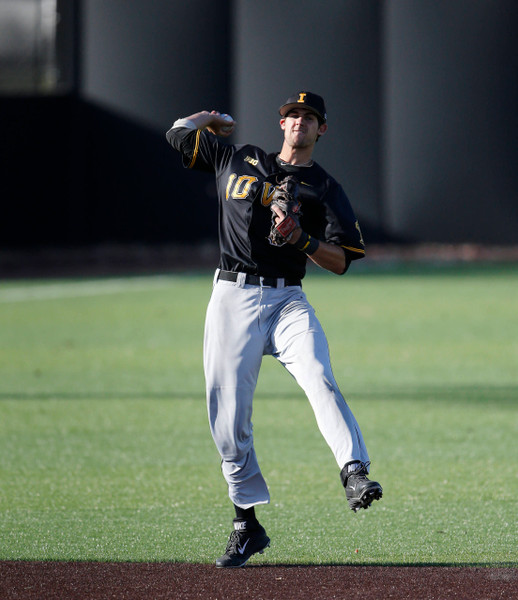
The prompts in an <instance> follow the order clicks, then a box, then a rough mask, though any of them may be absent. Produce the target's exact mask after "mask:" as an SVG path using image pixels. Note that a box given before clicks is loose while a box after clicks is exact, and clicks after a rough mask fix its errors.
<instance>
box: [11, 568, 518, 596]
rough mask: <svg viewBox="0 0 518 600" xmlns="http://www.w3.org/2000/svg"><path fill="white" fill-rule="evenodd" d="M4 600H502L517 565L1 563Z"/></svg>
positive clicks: (513, 592)
mask: <svg viewBox="0 0 518 600" xmlns="http://www.w3.org/2000/svg"><path fill="white" fill-rule="evenodd" d="M0 598H1V599H2V600H15V599H16V600H57V599H59V600H69V599H74V600H75V599H77V600H101V599H102V600H166V599H167V600H169V599H170V600H194V599H198V598H199V599H202V598H203V600H226V599H230V600H330V599H344V600H356V599H360V598H361V599H362V600H371V599H376V600H384V599H390V598H394V599H397V600H450V599H455V600H460V599H462V600H497V599H500V598H506V599H516V598H518V569H515V568H482V567H465V568H461V567H441V566H424V567H385V566H384V567H381V566H288V565H285V566H259V565H255V566H254V565H250V566H247V567H245V568H242V569H228V570H222V569H216V568H215V567H213V566H212V565H194V564H175V563H88V562H77V563H70V562H22V561H6V562H0Z"/></svg>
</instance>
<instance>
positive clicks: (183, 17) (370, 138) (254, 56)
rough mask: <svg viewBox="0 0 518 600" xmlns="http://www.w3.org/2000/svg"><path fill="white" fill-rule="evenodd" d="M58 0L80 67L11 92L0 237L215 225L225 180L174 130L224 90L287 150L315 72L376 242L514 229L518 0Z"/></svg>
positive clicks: (338, 154)
mask: <svg viewBox="0 0 518 600" xmlns="http://www.w3.org/2000/svg"><path fill="white" fill-rule="evenodd" d="M59 6H61V8H62V19H61V21H60V24H59V28H58V34H59V35H58V38H59V40H60V44H58V61H60V64H62V66H63V73H65V74H67V81H65V82H62V85H61V86H60V87H59V90H58V93H46V94H44V95H42V94H41V93H38V94H34V93H33V94H30V93H29V94H27V93H23V94H22V93H13V92H12V90H11V91H10V92H9V93H3V94H2V95H0V110H1V118H0V139H1V146H0V152H1V155H0V176H1V181H2V206H3V218H2V219H1V220H0V242H1V246H2V247H3V248H9V247H30V246H34V245H38V246H42V245H68V246H70V245H81V244H98V243H106V242H144V243H149V244H152V243H176V242H184V241H185V242H186V241H204V240H208V239H214V238H215V235H216V223H215V219H216V214H217V211H216V204H215V197H214V188H213V184H212V181H211V179H210V177H205V176H200V175H199V174H196V175H194V174H193V173H191V172H189V171H186V170H184V169H183V168H182V167H181V166H180V161H179V159H178V157H177V156H176V155H175V153H174V152H173V151H172V150H171V149H170V148H169V147H168V145H167V143H166V141H165V135H164V134H165V131H166V130H167V129H168V128H169V127H170V125H171V123H172V122H173V121H174V120H175V119H176V118H177V117H179V116H186V115H187V114H189V113H191V112H194V111H196V110H200V109H209V110H210V109H212V108H216V109H218V110H221V111H224V112H230V113H231V114H233V116H234V117H235V118H236V120H237V121H238V129H237V131H236V134H235V136H234V138H235V139H234V140H233V141H234V142H236V143H240V142H244V141H247V142H252V143H257V144H259V145H261V146H263V147H264V148H265V149H267V150H269V151H274V150H276V149H278V148H279V147H280V143H281V135H280V132H279V129H278V115H277V108H278V106H279V105H280V104H281V103H282V102H283V101H284V99H285V98H286V97H287V96H288V95H290V94H292V93H293V92H294V91H297V90H299V89H300V88H310V89H312V90H314V91H317V92H319V93H321V94H322V95H324V97H325V98H326V102H327V105H328V112H329V125H330V129H329V132H328V134H327V135H326V136H325V137H324V138H322V140H321V141H320V142H319V144H318V146H317V149H316V155H315V157H316V159H317V160H318V161H319V162H320V163H321V164H322V165H323V166H324V167H325V168H328V169H329V171H330V172H331V173H332V174H333V175H334V176H335V177H336V178H337V179H338V180H339V181H340V182H341V183H342V184H343V186H344V188H345V189H346V191H347V193H348V195H349V196H350V198H351V201H352V203H353V206H354V207H355V210H356V212H357V214H358V217H359V218H360V222H361V223H362V228H363V229H364V233H365V237H366V240H367V243H369V242H370V243H373V242H383V241H394V240H395V241H401V242H421V241H426V242H446V243H456V242H474V243H483V244H512V243H516V242H517V241H518V235H517V234H516V231H517V228H518V193H517V190H518V169H516V166H515V165H516V163H517V157H518V147H517V139H518V135H517V134H518V119H517V106H518V78H517V72H518V71H517V66H518V65H517V56H518V52H517V46H518V42H517V41H516V39H515V37H516V36H515V31H516V28H517V25H518V5H517V4H516V2H515V1H514V0H433V1H432V0H419V2H416V1H414V0H408V1H407V0H397V1H390V0H386V1H375V0H326V1H323V2H318V3H317V2H313V1H311V0H298V1H295V0H284V1H283V2H280V3H274V2H269V1H268V2H266V3H256V2H252V1H251V0H242V1H238V0H236V1H235V2H231V1H229V0H218V1H215V0H210V1H209V0H195V1H193V2H189V3H183V2H176V1H171V0H152V1H151V2H147V3H142V2H141V1H140V0H125V1H124V2H120V1H119V0H69V2H66V3H64V2H61V3H58V7H59ZM63 7H66V8H63ZM71 7H72V9H71ZM1 16H2V15H1V13H0V18H1ZM63 40H64V41H63ZM67 40H68V41H67ZM71 65H72V66H71ZM202 214H203V215H206V218H205V217H204V216H203V217H202ZM187 223H189V224H190V225H189V226H188V227H186V224H187Z"/></svg>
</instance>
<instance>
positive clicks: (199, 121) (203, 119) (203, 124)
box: [168, 110, 236, 137]
mask: <svg viewBox="0 0 518 600" xmlns="http://www.w3.org/2000/svg"><path fill="white" fill-rule="evenodd" d="M235 125H236V122H235V121H228V120H226V119H225V118H224V117H223V116H221V113H219V112H217V111H216V110H213V111H212V112H209V111H207V110H202V111H200V112H197V113H194V114H192V115H190V116H188V117H184V118H183V119H178V121H176V122H175V123H174V124H173V126H172V127H171V129H170V130H169V131H172V130H173V129H175V128H176V127H189V128H191V129H208V130H209V131H211V132H212V133H214V134H215V135H219V136H221V137H228V136H229V135H232V133H233V131H234V127H235ZM168 133H169V132H168Z"/></svg>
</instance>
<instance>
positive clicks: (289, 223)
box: [268, 175, 302, 246]
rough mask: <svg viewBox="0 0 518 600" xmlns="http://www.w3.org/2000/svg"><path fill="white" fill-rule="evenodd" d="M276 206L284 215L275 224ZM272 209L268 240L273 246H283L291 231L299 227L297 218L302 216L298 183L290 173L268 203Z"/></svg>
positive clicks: (277, 187)
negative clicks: (274, 208)
mask: <svg viewBox="0 0 518 600" xmlns="http://www.w3.org/2000/svg"><path fill="white" fill-rule="evenodd" d="M274 206H277V207H278V208H280V210H282V212H283V213H284V214H285V215H286V216H285V217H284V219H283V220H282V221H281V222H280V223H278V224H276V218H277V213H276V212H275V211H274V210H273V207H274ZM270 208H271V209H272V227H271V229H270V235H269V236H268V240H269V241H270V244H272V245H273V246H284V244H285V243H286V242H287V241H288V240H289V239H290V238H291V236H292V234H293V231H294V230H295V229H296V228H297V227H300V222H299V219H300V217H301V216H302V211H301V204H300V200H299V183H298V181H297V180H296V179H295V177H293V176H292V175H288V176H287V177H285V178H284V179H283V180H282V181H281V182H280V183H279V184H278V185H277V186H276V189H275V192H274V195H273V200H272V202H271V204H270Z"/></svg>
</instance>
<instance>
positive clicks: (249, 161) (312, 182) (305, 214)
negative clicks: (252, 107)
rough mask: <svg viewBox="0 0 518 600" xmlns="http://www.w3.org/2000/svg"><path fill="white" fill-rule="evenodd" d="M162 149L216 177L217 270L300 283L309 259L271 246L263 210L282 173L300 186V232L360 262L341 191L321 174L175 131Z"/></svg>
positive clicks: (201, 134) (358, 239)
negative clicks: (167, 148) (171, 150)
mask: <svg viewBox="0 0 518 600" xmlns="http://www.w3.org/2000/svg"><path fill="white" fill-rule="evenodd" d="M166 137H167V140H168V142H169V143H170V144H171V145H172V146H173V147H174V148H176V149H177V150H178V151H179V152H180V153H181V154H182V157H183V165H184V166H185V167H187V168H192V169H198V170H201V171H207V172H211V173H214V174H215V176H216V186H217V193H218V199H219V224H218V227H219V245H220V260H219V265H218V266H219V268H221V269H223V270H226V271H241V272H245V273H251V274H253V275H260V276H263V277H284V278H286V279H302V278H303V277H304V275H305V272H306V261H307V256H306V254H304V253H303V252H301V251H300V250H297V249H296V248H293V246H291V245H290V244H285V245H284V246H280V247H279V246H274V245H272V244H270V242H269V240H268V235H269V233H270V229H271V225H272V211H271V209H270V207H269V204H270V202H271V200H272V196H273V190H274V187H275V185H277V184H278V183H279V182H280V181H281V180H282V179H283V178H284V177H285V176H286V175H287V174H288V173H289V174H291V175H294V176H295V177H296V178H297V179H298V181H299V183H300V197H299V199H300V201H301V204H302V208H301V210H302V216H301V218H300V224H301V227H302V229H303V230H304V231H306V232H307V233H309V234H310V235H312V236H313V237H316V238H317V239H320V240H323V241H326V242H329V243H332V244H337V245H339V246H341V247H342V248H343V249H344V252H345V253H346V258H347V261H348V262H350V261H351V260H355V259H359V258H363V256H364V255H365V247H364V243H363V239H362V234H361V231H360V227H359V225H358V221H357V220H356V217H355V216H354V213H353V210H352V208H351V205H350V203H349V200H348V198H347V196H346V194H345V192H344V191H343V189H342V187H341V186H340V184H339V183H338V182H337V181H336V180H335V179H333V178H332V177H331V176H330V175H329V174H328V173H327V172H326V171H325V170H324V169H323V168H322V167H320V166H319V165H318V164H317V163H315V162H313V164H312V166H310V167H300V166H299V167H297V166H294V165H286V164H285V163H282V162H281V161H279V159H278V154H275V153H273V154H267V153H266V152H264V151H263V150H261V149H260V148H258V147H256V146H252V145H249V144H243V145H231V144H227V143H225V142H223V141H221V140H220V139H219V138H218V137H217V136H215V135H214V134H212V133H209V132H208V131H206V130H197V129H189V128H187V127H173V128H172V129H170V130H169V131H168V132H167V135H166Z"/></svg>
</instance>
